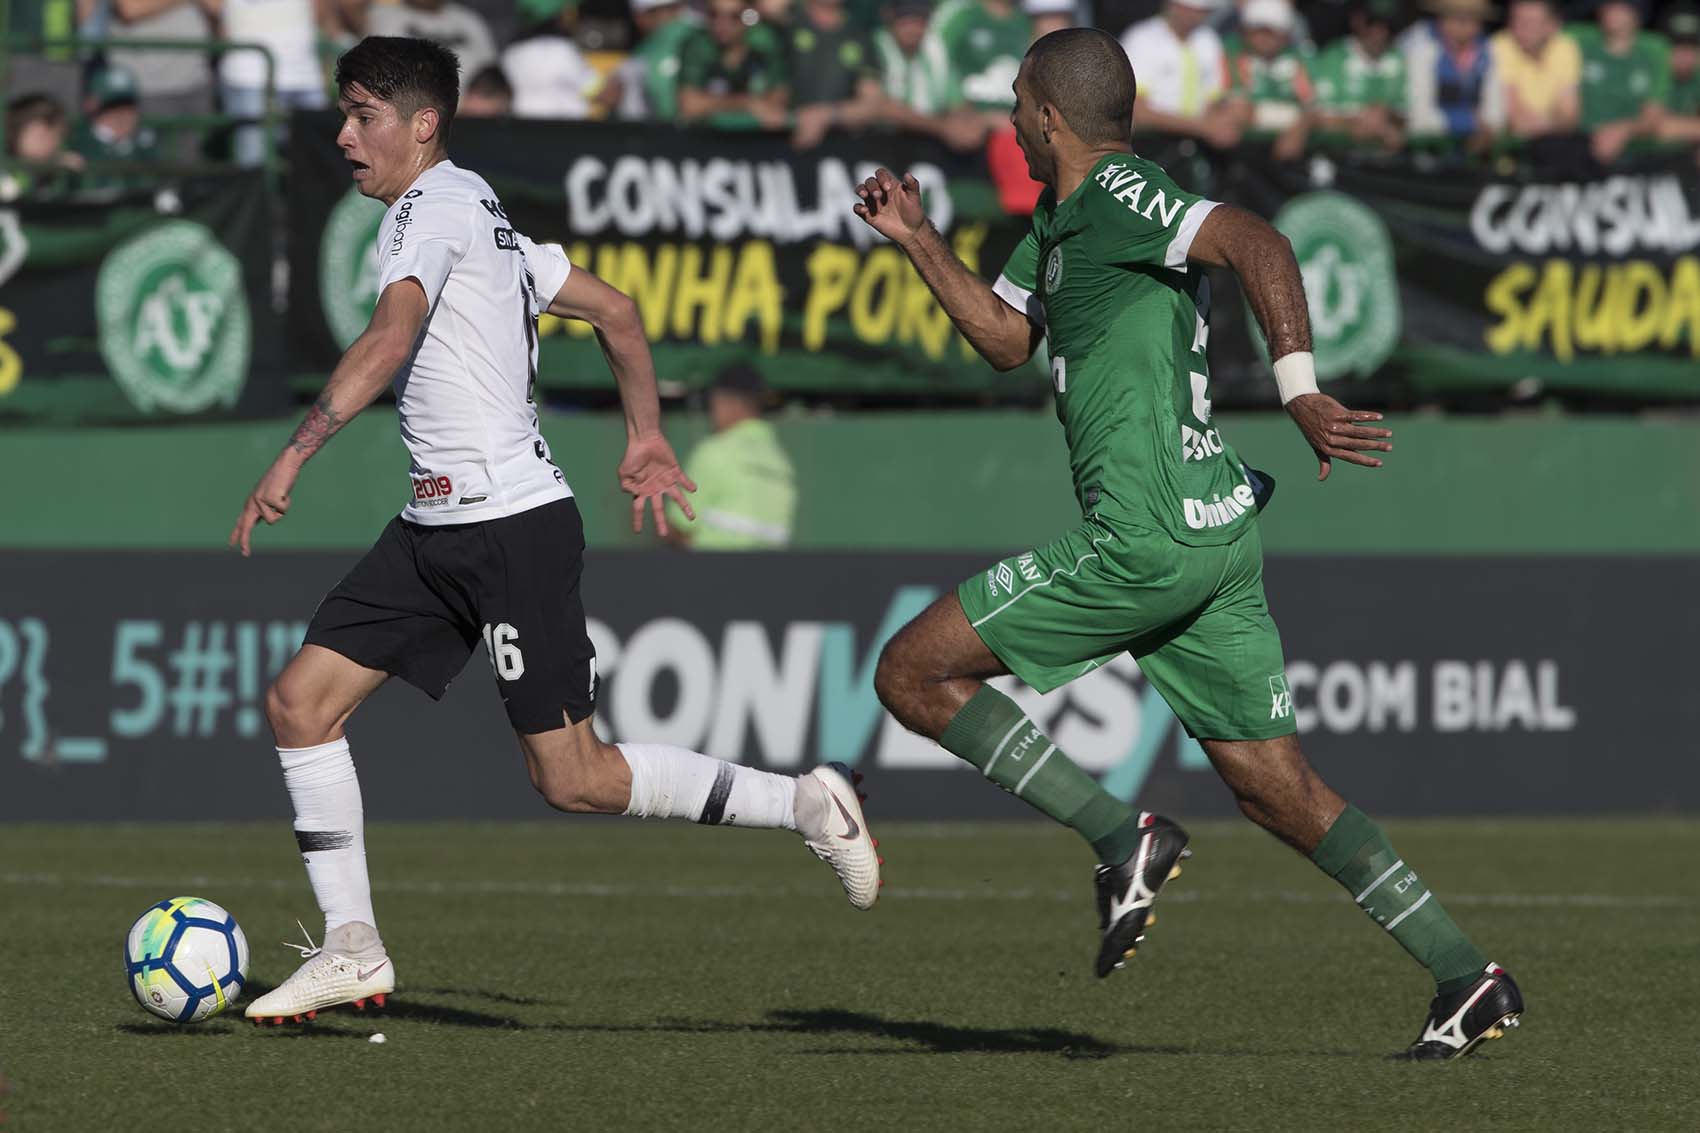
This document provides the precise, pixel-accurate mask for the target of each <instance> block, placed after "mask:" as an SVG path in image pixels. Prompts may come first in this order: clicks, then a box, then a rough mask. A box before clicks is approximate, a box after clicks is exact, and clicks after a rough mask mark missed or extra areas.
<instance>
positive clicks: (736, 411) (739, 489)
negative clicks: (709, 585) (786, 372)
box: [667, 363, 797, 551]
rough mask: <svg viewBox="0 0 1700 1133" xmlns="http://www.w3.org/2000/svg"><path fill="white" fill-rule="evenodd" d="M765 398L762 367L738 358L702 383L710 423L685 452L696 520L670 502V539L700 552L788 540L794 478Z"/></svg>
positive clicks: (775, 544)
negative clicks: (767, 414)
mask: <svg viewBox="0 0 1700 1133" xmlns="http://www.w3.org/2000/svg"><path fill="white" fill-rule="evenodd" d="M768 399H769V393H768V388H767V382H766V381H764V380H763V378H762V376H761V372H760V371H758V370H757V369H755V367H753V366H750V365H747V364H745V363H735V364H733V365H730V366H727V367H726V368H725V369H723V370H721V371H720V372H719V373H718V374H716V375H715V376H714V382H713V384H712V385H711V386H710V387H709V393H708V416H709V421H710V422H711V424H712V425H713V427H714V432H713V434H712V435H710V436H708V437H705V438H703V439H702V440H701V441H700V442H698V443H697V446H696V448H694V449H692V450H691V454H690V456H688V457H686V458H685V473H686V474H687V475H688V476H690V478H691V479H692V480H694V481H696V485H697V490H696V492H695V494H693V495H692V496H691V503H692V504H693V505H695V508H696V513H697V519H696V522H695V523H687V522H685V519H684V516H683V515H682V514H680V513H679V512H678V511H677V510H676V505H675V504H673V503H672V502H669V503H668V505H667V506H668V507H669V508H670V509H675V510H674V511H673V514H671V515H670V516H669V517H668V518H669V520H670V521H671V522H670V526H671V528H672V534H671V535H670V536H669V538H670V539H672V541H674V542H676V543H681V544H684V545H687V546H690V547H692V548H694V549H696V550H699V551H760V550H769V549H773V548H777V547H784V546H786V545H787V544H789V543H790V542H791V527H792V524H793V522H794V521H795V519H796V514H797V484H796V477H795V475H794V474H793V472H792V469H791V459H790V457H788V456H786V455H785V449H784V447H783V446H782V445H781V444H780V443H779V434H778V432H777V431H776V430H775V429H774V427H773V425H772V424H771V423H770V422H768V421H767V420H765V419H764V418H763V417H762V411H763V410H764V409H765V408H766V406H767V403H768Z"/></svg>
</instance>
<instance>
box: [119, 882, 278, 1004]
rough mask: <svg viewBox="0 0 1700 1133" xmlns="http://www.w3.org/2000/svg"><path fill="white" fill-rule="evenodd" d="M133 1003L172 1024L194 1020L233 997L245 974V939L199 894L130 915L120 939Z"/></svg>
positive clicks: (232, 921)
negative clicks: (127, 929) (125, 933)
mask: <svg viewBox="0 0 1700 1133" xmlns="http://www.w3.org/2000/svg"><path fill="white" fill-rule="evenodd" d="M124 974H125V975H126V976H127V977H128V978H129V980H130V991H131V992H132V993H134V995H135V997H136V1002H137V1003H140V1004H141V1005H142V1006H143V1007H146V1008H147V1009H148V1010H149V1011H152V1012H153V1013H154V1014H155V1015H158V1016H159V1017H160V1018H162V1019H170V1020H171V1021H172V1022H174V1023H199V1022H200V1021H201V1020H202V1019H210V1018H212V1017H213V1016H214V1015H217V1014H218V1013H219V1012H220V1011H223V1010H224V1009H225V1008H226V1007H228V1006H230V1005H231V1004H232V1003H234V1002H236V1000H237V998H238V997H239V996H241V994H242V985H243V984H244V983H245V982H246V981H247V979H248V938H247V937H245V936H243V935H242V929H241V927H240V926H239V925H237V923H236V918H235V917H233V916H231V915H230V914H229V913H227V912H225V911H224V910H223V909H222V908H220V907H219V906H217V905H215V904H213V903H212V902H211V901H207V900H203V899H202V898H200V897H173V898H171V899H170V900H167V901H161V902H160V903H159V904H157V905H154V906H152V907H151V908H149V909H148V911H147V912H145V913H143V914H142V915H141V916H139V917H137V918H136V923H135V924H133V925H131V926H130V935H129V936H128V937H126V938H125V940H124Z"/></svg>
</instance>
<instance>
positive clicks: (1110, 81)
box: [1022, 28, 1134, 145]
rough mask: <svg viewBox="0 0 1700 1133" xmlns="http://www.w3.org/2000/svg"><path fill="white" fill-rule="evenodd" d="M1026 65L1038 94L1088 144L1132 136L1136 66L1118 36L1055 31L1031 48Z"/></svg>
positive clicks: (1080, 30) (1088, 30) (1095, 31)
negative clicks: (1134, 69)
mask: <svg viewBox="0 0 1700 1133" xmlns="http://www.w3.org/2000/svg"><path fill="white" fill-rule="evenodd" d="M1022 70H1023V71H1024V72H1025V74H1026V76H1027V83H1028V88H1029V90H1030V91H1031V92H1032V95H1033V97H1034V99H1035V100H1037V101H1038V102H1041V103H1045V102H1048V103H1050V104H1051V105H1052V106H1054V107H1056V109H1057V113H1059V114H1061V115H1062V119H1063V121H1064V122H1066V123H1068V128H1069V130H1071V131H1072V132H1073V133H1074V136H1075V137H1077V138H1079V139H1080V140H1081V141H1083V142H1085V143H1086V144H1087V145H1106V144H1117V143H1119V144H1126V143H1128V142H1129V141H1131V139H1132V137H1133V96H1134V82H1133V65H1132V64H1131V63H1129V62H1128V61H1127V53H1126V52H1124V51H1123V50H1122V45H1121V44H1120V43H1117V42H1116V40H1115V37H1114V36H1111V35H1108V34H1106V33H1105V32H1101V31H1099V30H1098V29H1097V28H1064V29H1063V30H1061V31H1054V32H1052V33H1051V34H1050V35H1047V36H1044V37H1042V38H1041V39H1039V40H1038V41H1037V42H1035V43H1034V44H1033V46H1032V47H1029V48H1028V49H1027V58H1026V60H1025V62H1024V64H1023V66H1022Z"/></svg>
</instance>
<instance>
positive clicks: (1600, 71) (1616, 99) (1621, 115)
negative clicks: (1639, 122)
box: [1575, 28, 1670, 130]
mask: <svg viewBox="0 0 1700 1133" xmlns="http://www.w3.org/2000/svg"><path fill="white" fill-rule="evenodd" d="M1575 39H1576V45H1577V46H1578V47H1580V48H1581V49H1582V128H1583V129H1585V130H1591V129H1593V128H1594V127H1595V126H1598V125H1600V124H1601V123H1602V122H1621V121H1623V120H1624V119H1626V118H1634V117H1636V116H1637V115H1639V114H1640V113H1641V109H1642V108H1643V107H1644V106H1646V105H1647V103H1649V102H1656V103H1661V104H1662V103H1663V102H1664V101H1665V97H1666V95H1667V94H1668V93H1669V91H1670V55H1669V52H1668V50H1667V48H1666V47H1665V45H1664V43H1663V42H1662V41H1661V40H1660V39H1659V37H1658V36H1656V35H1652V34H1649V33H1647V32H1642V33H1641V34H1640V35H1638V36H1636V37H1635V42H1634V43H1633V44H1631V45H1630V48H1629V50H1628V51H1627V52H1626V53H1624V54H1622V55H1614V54H1612V53H1611V52H1609V51H1607V50H1606V44H1605V40H1604V39H1603V38H1602V37H1601V36H1600V33H1599V30H1598V29H1597V28H1580V29H1578V30H1577V31H1576V33H1575Z"/></svg>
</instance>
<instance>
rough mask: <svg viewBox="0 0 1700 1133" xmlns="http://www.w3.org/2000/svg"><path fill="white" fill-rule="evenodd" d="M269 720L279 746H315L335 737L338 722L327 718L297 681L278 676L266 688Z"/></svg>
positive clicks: (267, 717)
mask: <svg viewBox="0 0 1700 1133" xmlns="http://www.w3.org/2000/svg"><path fill="white" fill-rule="evenodd" d="M266 722H267V723H269V724H270V725H271V729H272V735H273V736H274V737H275V738H276V740H277V744H278V746H279V747H312V746H314V745H315V744H322V743H328V742H329V741H330V740H332V739H334V738H335V736H334V733H335V731H336V729H337V724H338V721H337V720H335V719H327V718H326V713H325V712H324V710H323V709H322V707H321V706H320V705H318V704H317V703H315V702H314V700H313V698H311V697H308V696H304V695H303V694H302V690H301V689H299V688H298V687H297V686H296V684H295V682H293V681H291V680H289V678H288V677H287V676H284V677H279V678H278V679H277V680H276V681H274V682H272V686H271V687H270V688H268V689H266Z"/></svg>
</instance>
